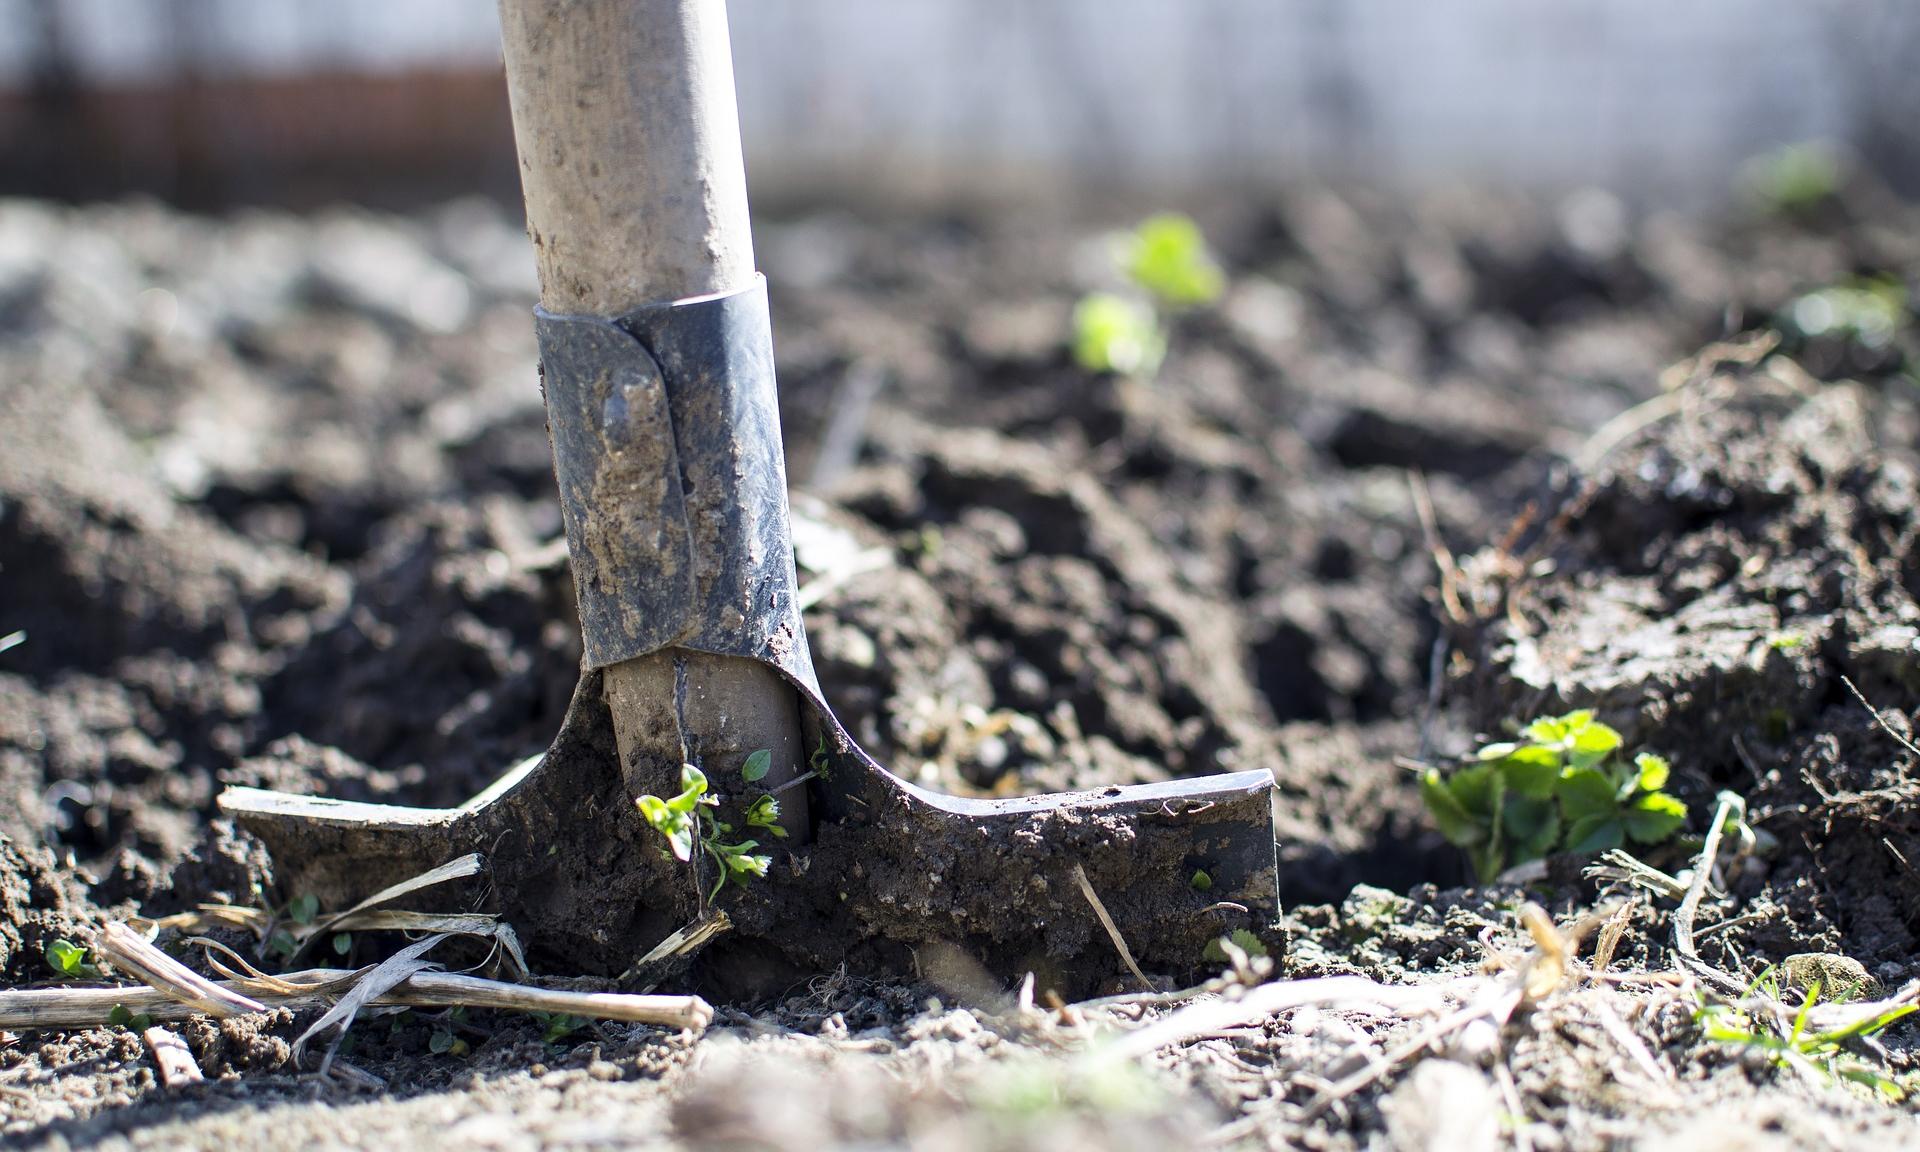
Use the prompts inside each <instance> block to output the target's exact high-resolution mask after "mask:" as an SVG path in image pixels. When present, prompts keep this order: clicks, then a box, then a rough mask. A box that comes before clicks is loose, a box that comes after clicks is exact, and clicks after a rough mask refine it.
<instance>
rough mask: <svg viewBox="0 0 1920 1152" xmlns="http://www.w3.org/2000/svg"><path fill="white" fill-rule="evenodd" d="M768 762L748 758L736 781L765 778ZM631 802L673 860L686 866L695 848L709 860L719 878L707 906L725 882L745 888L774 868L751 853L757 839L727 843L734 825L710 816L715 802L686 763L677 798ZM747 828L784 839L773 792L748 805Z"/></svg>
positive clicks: (768, 755)
mask: <svg viewBox="0 0 1920 1152" xmlns="http://www.w3.org/2000/svg"><path fill="white" fill-rule="evenodd" d="M772 762H773V753H772V751H771V750H770V749H762V750H761V751H758V752H755V753H753V754H752V755H751V756H748V757H747V759H746V762H745V763H744V764H743V765H741V768H740V775H741V778H742V779H743V780H745V781H746V782H747V783H754V782H756V781H759V780H761V779H764V778H765V777H766V775H767V772H768V771H769V769H770V768H771V766H772ZM634 803H635V804H637V805H638V806H639V808H640V815H641V816H642V817H643V818H645V820H646V822H647V823H648V824H649V825H650V826H652V828H653V830H654V831H655V832H658V833H660V835H661V836H663V837H665V838H666V841H667V847H668V849H669V850H671V851H672V853H673V855H674V858H675V859H678V860H682V861H691V860H692V859H693V851H694V848H695V847H696V846H697V847H698V848H699V849H700V851H701V852H703V853H705V854H706V856H707V857H708V858H709V859H711V860H712V861H713V863H714V867H715V868H716V869H717V870H718V872H719V875H718V878H717V879H715V881H714V884H713V888H712V890H711V891H709V892H708V893H707V899H708V900H709V901H711V900H712V899H713V898H714V897H716V896H718V895H719V894H720V889H722V888H724V887H725V886H726V884H727V881H729V880H732V881H733V882H734V883H736V884H746V883H747V882H748V881H749V880H751V879H753V878H755V877H761V876H765V875H766V874H767V866H768V865H769V864H771V863H773V860H772V858H771V857H769V856H763V855H757V854H755V852H754V849H755V848H758V847H759V846H760V842H759V841H758V840H738V841H736V840H733V839H732V837H733V832H734V829H733V825H731V824H728V823H727V822H726V821H724V820H721V819H720V818H719V817H718V816H717V815H715V810H716V809H717V808H719V806H720V800H719V798H718V797H716V796H712V795H709V794H708V791H707V776H706V773H704V772H702V771H700V769H698V768H696V767H694V766H693V765H691V764H682V765H681V766H680V794H679V795H678V796H674V797H672V798H670V799H662V798H660V797H658V796H642V797H640V798H639V799H638V800H636V801H635V802H634ZM746 823H747V826H748V827H749V828H757V829H759V830H761V831H763V832H766V833H767V834H769V835H771V836H773V837H774V838H775V839H779V838H781V837H784V836H785V835H786V834H787V830H786V829H785V828H782V827H780V801H779V800H778V799H777V798H776V797H775V796H773V794H772V793H766V794H763V795H761V796H759V797H757V798H755V799H754V800H753V801H752V802H751V803H750V804H748V805H747V808H746Z"/></svg>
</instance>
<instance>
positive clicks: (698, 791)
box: [666, 764, 707, 814]
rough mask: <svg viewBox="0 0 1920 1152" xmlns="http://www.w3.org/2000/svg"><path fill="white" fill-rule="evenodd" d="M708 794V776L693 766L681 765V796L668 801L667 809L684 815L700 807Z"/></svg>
mask: <svg viewBox="0 0 1920 1152" xmlns="http://www.w3.org/2000/svg"><path fill="white" fill-rule="evenodd" d="M706 794H707V774H706V773H705V772H702V771H700V769H698V768H695V767H694V766H693V765H691V764H682V765H680V795H678V796H675V797H674V798H673V799H671V800H669V801H667V802H666V803H667V807H668V808H671V809H673V810H674V811H675V812H679V813H682V814H685V813H688V812H692V811H693V810H694V809H695V808H697V807H699V806H700V799H701V797H703V796H705V795H706Z"/></svg>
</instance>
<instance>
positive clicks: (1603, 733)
mask: <svg viewBox="0 0 1920 1152" xmlns="http://www.w3.org/2000/svg"><path fill="white" fill-rule="evenodd" d="M1618 747H1620V733H1618V732H1616V731H1614V730H1613V729H1612V728H1609V727H1607V726H1606V725H1605V724H1600V723H1597V722H1596V723H1588V724H1585V725H1582V726H1581V727H1579V728H1577V729H1575V730H1574V732H1573V734H1572V737H1571V752H1572V755H1571V756H1570V757H1569V759H1570V760H1571V761H1572V763H1573V766H1574V767H1575V768H1591V767H1593V766H1594V765H1596V764H1598V763H1600V762H1601V761H1602V760H1605V759H1606V758H1607V757H1608V756H1609V755H1611V754H1612V753H1613V751H1614V749H1616V748H1618Z"/></svg>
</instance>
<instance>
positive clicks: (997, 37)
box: [0, 0, 1920, 203]
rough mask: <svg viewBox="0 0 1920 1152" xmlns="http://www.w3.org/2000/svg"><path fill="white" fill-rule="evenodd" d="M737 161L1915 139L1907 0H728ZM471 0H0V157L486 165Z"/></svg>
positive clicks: (65, 182) (1881, 146) (1918, 98)
mask: <svg viewBox="0 0 1920 1152" xmlns="http://www.w3.org/2000/svg"><path fill="white" fill-rule="evenodd" d="M729 8H730V11H731V14H732V19H733V30H734V52H735V61H736V73H737V77H738V84H739V89H740V98H741V116H742V121H743V131H744V133H745V136H746V142H747V147H748V159H749V164H750V166H751V169H752V172H753V178H754V181H755V187H756V191H757V192H760V193H772V194H775V195H777V194H778V193H779V192H781V191H782V190H785V189H791V188H805V189H809V190H813V191H822V192H828V193H832V192H834V191H836V190H846V191H857V192H862V193H868V194H871V193H875V192H878V193H881V194H885V193H886V192H887V191H889V190H893V191H903V192H915V193H924V192H929V191H932V192H936V193H937V192H939V191H941V190H947V189H954V188H968V189H991V188H995V187H1000V186H1005V185H1007V184H1009V183H1015V184H1018V183H1024V182H1050V181H1056V180H1061V179H1083V180H1087V179H1091V180H1102V181H1104V180H1109V179H1113V178H1121V179H1125V180H1128V181H1132V182H1139V183H1146V184H1157V185H1182V184H1197V183H1210V184H1217V183H1220V182H1223V181H1229V182H1253V183H1259V182H1267V181H1273V180H1280V179H1292V178H1299V177H1302V176H1331V177H1338V178H1362V179H1372V180H1385V181H1420V180H1426V179H1431V178H1436V177H1450V176H1467V177H1474V178H1481V179H1493V180H1499V181H1503V182H1517V183H1523V184H1530V185H1544V186H1566V185H1573V184H1590V183H1591V184H1601V185H1605V186H1609V187H1612V188H1615V189H1618V190H1620V191H1623V192H1627V193H1630V194H1643V195H1656V196H1661V197H1673V196H1679V197H1688V198H1703V197H1713V196H1716V195H1718V194H1719V193H1720V192H1722V191H1723V190H1724V189H1725V188H1726V187H1727V184H1728V180H1729V177H1730V176H1731V174H1732V173H1733V172H1734V170H1735V169H1736V168H1737V166H1738V165H1739V164H1740V162H1741V161H1742V160H1744V159H1745V158H1747V157H1749V156H1751V155H1753V154H1754V153H1756V152H1760V151H1763V150H1765V149H1767V148H1769V147H1771V146H1774V145H1777V144H1781V143H1786V142H1791V141H1798V140H1804V139H1808V138H1814V137H1821V138H1830V139H1835V140H1840V141H1845V142H1849V143H1851V144H1852V145H1854V146H1855V147H1856V148H1857V149H1858V150H1859V151H1860V152H1861V153H1862V154H1863V155H1864V156H1866V157H1867V158H1868V159H1869V161H1870V162H1871V163H1872V164H1873V165H1874V166H1876V167H1878V168H1880V169H1881V170H1882V171H1884V172H1886V173H1888V174H1889V175H1890V176H1892V177H1894V178H1895V179H1896V180H1899V181H1902V182H1906V183H1908V184H1911V183H1912V178H1913V177H1914V176H1915V175H1916V173H1917V172H1920V141H1917V140H1916V138H1915V131H1916V128H1917V127H1920V68H1916V67H1915V65H1914V63H1913V61H1914V60H1916V59H1920V55H1917V53H1920V4H1916V3H1912V2H1909V0H1688V2H1685V3H1675V2H1674V0H1553V2H1545V0H1449V2H1446V3H1435V2H1433V0H731V2H730V4H729ZM496 35H497V32H496V16H495V10H494V6H493V0H0V190H15V191H20V190H28V191H39V192H52V193H54V194H61V195H71V196H82V195H92V194H102V193H114V192H119V191H125V190H131V189H142V188H144V189H147V190H152V191H155V192H157V193H159V194H161V195H165V196H170V197H172V198H175V199H180V200H185V201H189V202H204V203H219V202H223V201H226V202H230V201H235V200H260V199H281V200H294V201H300V200H311V199H316V198H327V197H331V196H338V195H361V196H364V197H370V198H374V199H396V198H397V199H408V198H415V197H424V196H432V195H445V194H448V193H450V192H455V191H459V190H462V189H484V190H488V191H492V192H495V193H498V194H502V195H507V196H511V195H512V194H513V192H514V183H513V181H514V170H513V164H512V157H511V141H510V139H509V137H508V129H507V124H506V110H505V99H504V93H503V92H502V91H501V88H500V79H499V75H498V67H499V61H498V50H497V47H496V42H495V41H496Z"/></svg>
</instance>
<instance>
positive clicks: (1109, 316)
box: [1073, 212, 1226, 376]
mask: <svg viewBox="0 0 1920 1152" xmlns="http://www.w3.org/2000/svg"><path fill="white" fill-rule="evenodd" d="M1114 263H1115V265H1116V266H1117V268H1118V270H1119V272H1120V274H1121V275H1122V276H1124V277H1125V278H1126V281H1127V284H1128V288H1129V291H1128V292H1127V293H1125V294H1121V293H1114V292H1094V293H1091V294H1089V295H1087V296H1085V297H1083V298H1082V299H1081V300H1080V302H1079V304H1078V305H1076V306H1075V307H1074V310H1073V359H1074V362H1075V363H1076V364H1078V365H1080V367H1081V368H1083V369H1085V370H1087V371H1089V372H1115V373H1119V374H1120V375H1123V376H1151V375H1152V374H1153V372H1154V371H1155V370H1156V369H1157V368H1159V367H1160V361H1161V360H1162V359H1163V358H1164V357H1165V356H1166V351H1167V321H1168V320H1169V318H1170V317H1172V316H1174V315H1176V314H1178V313H1180V312H1183V311H1185V310H1187V309H1189V308H1195V307H1198V306H1200V305H1203V304H1211V303H1212V302H1213V301H1215V300H1217V299H1219V298H1220V293H1221V292H1222V291H1223V290H1224V289H1225V287H1226V277H1225V276H1224V275H1223V274H1222V273H1221V271H1220V266H1219V264H1217V263H1216V262H1215V261H1214V259H1213V254H1212V253H1211V252H1209V251H1208V250H1207V241H1206V237H1205V236H1203V235H1202V234H1201V232H1200V227H1199V225H1197V224H1195V223H1194V222H1193V221H1192V220H1191V219H1189V218H1188V217H1186V216H1182V215H1180V214H1178V213H1173V212H1163V213H1160V214H1159V215H1156V216H1150V217H1148V218H1147V219H1146V220H1144V221H1142V222H1141V223H1140V226H1139V227H1137V228H1135V229H1134V230H1133V231H1132V232H1130V233H1128V234H1126V235H1125V236H1123V237H1121V238H1120V239H1119V241H1118V243H1117V244H1116V245H1115V251H1114Z"/></svg>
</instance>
